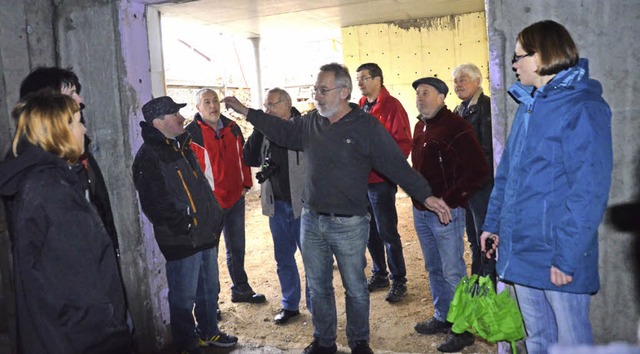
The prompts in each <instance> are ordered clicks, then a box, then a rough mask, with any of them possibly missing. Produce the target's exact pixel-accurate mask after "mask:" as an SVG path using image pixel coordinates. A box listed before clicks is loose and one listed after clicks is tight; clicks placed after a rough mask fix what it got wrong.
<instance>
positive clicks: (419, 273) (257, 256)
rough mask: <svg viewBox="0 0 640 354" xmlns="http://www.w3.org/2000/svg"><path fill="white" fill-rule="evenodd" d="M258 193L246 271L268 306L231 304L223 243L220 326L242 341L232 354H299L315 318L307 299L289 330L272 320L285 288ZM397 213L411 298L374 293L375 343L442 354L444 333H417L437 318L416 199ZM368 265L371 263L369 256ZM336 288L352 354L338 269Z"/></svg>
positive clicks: (341, 336) (341, 331) (478, 345)
mask: <svg viewBox="0 0 640 354" xmlns="http://www.w3.org/2000/svg"><path fill="white" fill-rule="evenodd" d="M258 194H259V193H258V192H255V191H252V192H250V193H249V194H248V195H247V208H246V230H247V249H246V257H245V262H246V265H245V267H246V271H247V274H248V276H249V282H250V284H251V286H252V287H253V289H254V290H255V291H256V292H259V293H263V294H265V295H266V297H267V302H266V303H264V304H258V305H253V304H244V303H241V304H237V303H232V302H231V290H230V287H231V281H230V279H229V272H228V271H227V267H226V263H225V257H224V254H225V248H224V247H225V246H224V241H222V242H220V253H219V257H218V259H219V265H220V285H221V291H220V309H221V310H222V316H223V319H222V321H221V322H220V327H221V329H222V330H223V331H225V332H227V333H231V334H234V335H236V336H238V337H239V346H238V347H237V348H236V349H235V350H232V351H231V352H232V353H241V352H252V353H258V352H260V353H274V352H286V353H296V352H297V353H299V352H300V351H301V350H302V349H303V348H304V347H306V346H307V345H308V344H309V343H310V342H311V340H312V333H313V324H312V323H311V314H310V313H309V311H308V310H307V309H306V307H304V300H303V301H302V302H303V304H301V309H300V312H301V315H300V316H299V317H298V318H296V319H294V320H292V321H291V322H289V323H288V324H286V325H284V326H278V325H276V324H274V323H273V322H272V319H273V317H274V315H275V314H276V313H278V311H279V310H280V308H281V307H280V286H279V282H278V278H277V275H276V264H275V260H274V258H273V242H272V239H271V233H270V231H269V223H268V218H267V217H266V216H263V215H262V212H261V209H260V201H259V199H258ZM397 210H398V218H399V225H398V228H399V231H400V235H401V236H402V239H403V246H404V256H405V261H406V263H407V278H408V283H407V286H408V290H409V291H408V294H407V296H406V297H405V298H404V299H403V300H402V301H401V302H399V303H396V304H390V303H388V302H386V301H385V300H384V298H385V295H386V290H380V291H377V292H373V293H371V315H370V326H371V342H370V344H371V347H372V349H373V350H374V351H376V352H386V353H439V352H438V351H437V350H436V347H437V346H438V344H440V343H441V342H442V341H443V340H444V339H445V335H444V334H442V335H434V336H426V335H421V334H418V333H416V332H415V331H414V330H413V326H414V324H415V323H416V322H420V321H424V320H426V319H427V318H429V317H431V316H432V315H433V304H432V300H431V293H430V292H429V290H428V281H427V274H426V271H425V270H424V263H423V259H422V252H421V250H420V244H419V243H418V239H417V237H416V234H415V230H414V227H413V220H412V214H411V200H410V198H408V197H406V196H404V195H403V194H402V193H398V198H397ZM465 243H466V242H465ZM296 258H297V261H298V268H299V269H300V274H301V276H302V278H303V279H304V267H303V265H302V260H301V259H300V252H298V253H297V254H296ZM367 258H368V255H367ZM465 259H466V260H467V264H469V263H470V262H469V251H468V249H467V250H466V252H465ZM368 263H369V264H371V261H370V259H369V258H368ZM369 275H370V267H368V269H367V276H369ZM334 286H335V293H336V302H337V310H338V339H337V342H338V349H339V353H350V350H349V347H348V344H347V339H346V335H345V323H346V316H345V307H344V289H343V287H342V282H341V280H340V275H339V273H338V270H337V269H335V271H334ZM303 297H304V296H303ZM260 348H271V349H260ZM276 348H277V349H276ZM496 348H497V347H496V345H492V344H488V343H486V342H484V341H481V340H478V339H477V340H476V342H475V344H474V345H472V346H470V347H467V348H465V350H464V351H462V353H495V352H496V350H497V349H496ZM226 352H228V351H226ZM211 353H216V351H211Z"/></svg>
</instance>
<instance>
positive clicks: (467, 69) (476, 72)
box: [452, 63, 482, 83]
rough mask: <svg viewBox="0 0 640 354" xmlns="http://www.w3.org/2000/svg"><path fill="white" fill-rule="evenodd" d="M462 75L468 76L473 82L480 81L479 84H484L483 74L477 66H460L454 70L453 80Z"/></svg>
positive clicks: (469, 64)
mask: <svg viewBox="0 0 640 354" xmlns="http://www.w3.org/2000/svg"><path fill="white" fill-rule="evenodd" d="M461 74H467V75H469V77H470V78H471V79H473V80H475V79H478V80H480V81H479V83H482V72H481V71H480V69H478V67H477V66H476V65H475V64H471V63H468V64H462V65H458V67H456V68H455V69H453V73H452V75H453V78H455V77H456V76H458V75H461Z"/></svg>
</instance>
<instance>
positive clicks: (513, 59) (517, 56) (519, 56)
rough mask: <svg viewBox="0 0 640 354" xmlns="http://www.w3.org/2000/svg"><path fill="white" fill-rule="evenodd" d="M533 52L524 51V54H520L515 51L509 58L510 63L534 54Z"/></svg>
mask: <svg viewBox="0 0 640 354" xmlns="http://www.w3.org/2000/svg"><path fill="white" fill-rule="evenodd" d="M534 54H535V53H526V54H522V55H516V53H513V58H511V64H512V65H513V64H515V63H517V62H519V61H520V60H522V59H524V58H526V57H530V56H532V55H534Z"/></svg>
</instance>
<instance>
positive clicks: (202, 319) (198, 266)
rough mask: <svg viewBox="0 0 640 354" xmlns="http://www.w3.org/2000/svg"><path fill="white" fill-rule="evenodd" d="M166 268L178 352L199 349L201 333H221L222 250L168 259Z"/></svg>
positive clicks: (213, 249)
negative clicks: (219, 326) (219, 265)
mask: <svg viewBox="0 0 640 354" xmlns="http://www.w3.org/2000/svg"><path fill="white" fill-rule="evenodd" d="M165 267H166V271H167V285H168V286H169V314H170V316H171V334H172V336H173V343H174V345H175V346H176V349H178V351H181V350H188V349H193V348H196V347H197V346H198V336H202V337H203V338H209V337H211V336H213V335H215V334H218V333H220V329H219V328H218V321H217V317H216V311H217V310H218V302H217V300H218V293H219V291H220V288H219V286H220V285H219V283H218V282H219V279H218V275H219V273H218V249H217V248H209V249H206V250H203V251H200V252H198V253H196V254H194V255H191V256H189V257H186V258H182V259H178V260H174V261H168V262H167V263H166V266H165ZM194 304H195V306H196V307H195V310H194V308H193V305H194ZM194 314H195V320H196V321H197V322H198V326H197V328H196V323H195V321H194V318H193V316H194Z"/></svg>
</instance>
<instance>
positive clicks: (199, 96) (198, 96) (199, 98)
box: [196, 87, 220, 106]
mask: <svg viewBox="0 0 640 354" xmlns="http://www.w3.org/2000/svg"><path fill="white" fill-rule="evenodd" d="M207 92H213V93H214V94H215V95H216V97H218V98H220V97H219V96H218V93H217V92H216V91H214V90H212V89H210V88H206V87H205V88H201V89H199V90H198V92H196V106H199V105H200V101H202V95H204V94H205V93H207Z"/></svg>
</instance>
